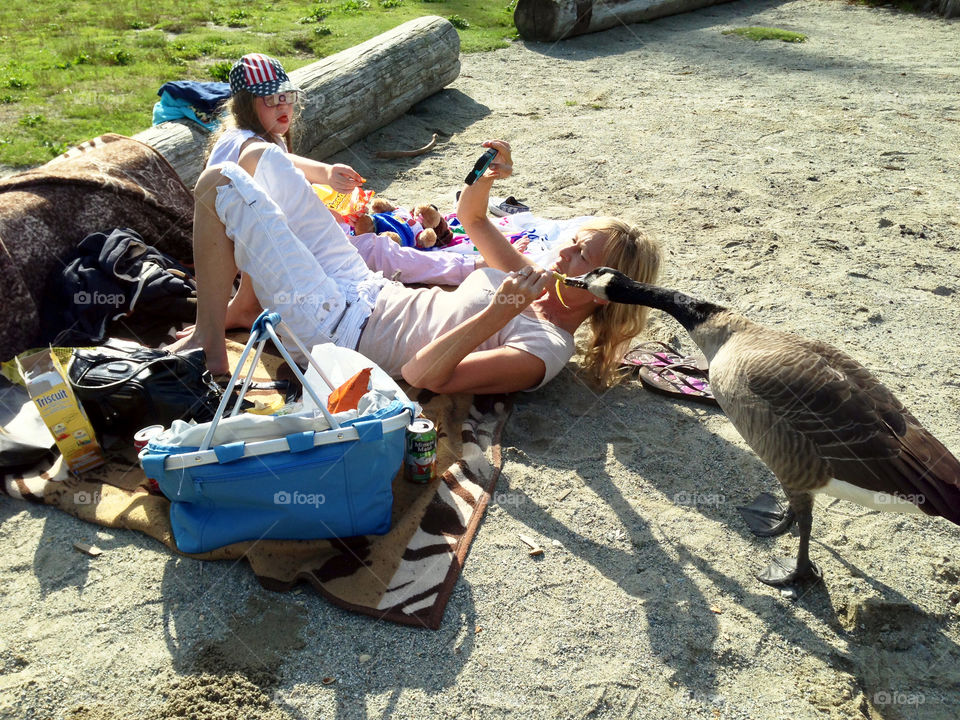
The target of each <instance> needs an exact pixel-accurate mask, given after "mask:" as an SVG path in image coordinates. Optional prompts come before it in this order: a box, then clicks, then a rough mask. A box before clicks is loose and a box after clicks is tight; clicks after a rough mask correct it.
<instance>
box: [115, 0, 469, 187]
mask: <svg viewBox="0 0 960 720" xmlns="http://www.w3.org/2000/svg"><path fill="white" fill-rule="evenodd" d="M459 74H460V36H459V35H457V31H456V29H455V28H454V27H453V25H451V24H450V22H449V21H447V20H445V19H444V18H441V17H436V16H427V17H421V18H417V19H415V20H410V21H409V22H405V23H403V24H402V25H398V26H397V27H395V28H394V29H393V30H389V31H387V32H385V33H383V34H381V35H377V36H376V37H374V38H371V39H370V40H367V41H366V42H364V43H361V44H360V45H355V46H354V47H351V48H347V49H346V50H343V51H341V52H338V53H336V54H335V55H331V56H330V57H327V58H323V59H322V60H318V61H317V62H314V63H311V64H310V65H307V66H305V67H302V68H298V69H297V70H294V71H292V72H291V73H290V78H291V79H292V80H293V82H295V83H296V84H297V85H298V86H299V87H301V88H302V89H303V90H304V100H303V108H302V111H301V115H300V118H299V120H298V121H297V132H296V136H295V138H294V148H293V150H294V152H296V153H299V154H301V155H307V156H309V157H312V158H316V159H323V158H324V157H328V156H329V155H332V154H334V153H336V152H338V151H340V150H342V149H344V148H345V147H347V146H349V145H350V144H351V143H353V142H356V141H357V140H359V139H360V138H362V137H364V136H366V135H368V134H369V133H371V132H373V131H374V130H376V129H377V128H380V127H383V126H384V125H386V124H387V123H389V122H391V121H392V120H394V119H396V118H398V117H400V116H401V115H403V114H404V113H405V112H406V111H407V110H409V109H410V107H411V106H413V105H414V104H415V103H418V102H420V101H421V100H423V99H424V98H426V97H429V96H430V95H433V94H434V93H436V92H438V91H440V90H442V89H443V88H444V87H445V86H447V85H448V84H449V83H451V82H453V80H455V79H456V77H457V75H459ZM208 137H209V135H208V133H207V132H206V131H205V130H204V129H203V128H201V127H200V126H198V125H197V124H196V123H192V122H189V121H174V122H165V123H160V124H159V125H154V126H153V127H151V128H149V129H148V130H144V131H143V132H141V133H137V134H136V135H134V138H135V139H137V140H140V141H142V142H145V143H146V144H147V145H150V146H151V147H153V148H155V149H156V150H157V151H159V152H160V154H161V155H163V156H164V157H165V158H166V159H167V160H168V161H169V162H170V164H171V165H173V167H174V169H175V170H176V171H177V173H178V174H179V175H180V178H181V179H182V180H183V182H184V183H185V184H186V185H187V186H188V187H193V185H194V183H196V181H197V177H199V175H200V172H201V171H202V170H203V155H204V150H205V146H206V142H207V138H208Z"/></svg>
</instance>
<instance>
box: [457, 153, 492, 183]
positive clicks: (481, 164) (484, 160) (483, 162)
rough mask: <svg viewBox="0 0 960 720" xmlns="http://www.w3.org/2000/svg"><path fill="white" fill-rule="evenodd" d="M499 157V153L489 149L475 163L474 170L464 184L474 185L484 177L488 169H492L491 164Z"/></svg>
mask: <svg viewBox="0 0 960 720" xmlns="http://www.w3.org/2000/svg"><path fill="white" fill-rule="evenodd" d="M496 156H497V151H496V150H494V149H493V148H490V149H488V150H487V151H486V152H485V153H484V154H483V155H481V156H480V158H479V159H478V160H477V162H476V163H474V166H473V170H471V171H470V173H469V174H468V175H467V178H466V180H464V182H465V183H466V184H467V185H473V183H475V182H476V181H477V178H479V177H480V176H481V175H483V174H484V173H485V172H486V171H487V168H488V167H490V163H492V162H493V159H494V158H495V157H496Z"/></svg>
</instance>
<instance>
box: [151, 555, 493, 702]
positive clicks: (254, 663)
mask: <svg viewBox="0 0 960 720" xmlns="http://www.w3.org/2000/svg"><path fill="white" fill-rule="evenodd" d="M235 565H236V563H229V562H216V563H209V562H201V561H197V560H193V559H190V558H171V559H170V560H169V561H168V563H167V566H166V568H165V571H164V577H163V582H162V591H161V592H162V597H163V599H164V605H163V632H164V636H165V638H166V643H167V647H168V649H169V652H170V656H171V658H172V662H173V666H174V669H175V670H176V671H177V672H178V673H180V678H178V680H177V681H176V682H175V683H174V685H173V686H172V688H171V690H175V694H176V695H177V696H178V697H179V698H180V700H179V701H178V702H181V703H182V702H185V701H189V700H191V699H192V700H194V701H198V700H199V699H200V698H202V697H204V696H209V695H215V694H220V695H223V696H224V697H225V700H224V702H226V703H227V704H226V705H225V708H228V709H229V711H230V712H231V713H239V715H238V716H244V715H243V713H244V712H245V711H246V712H251V713H253V711H254V710H256V706H257V703H262V702H263V699H264V698H266V699H268V701H269V705H270V707H276V708H279V709H282V710H283V711H284V712H286V713H287V714H288V715H289V716H290V717H292V718H307V717H313V715H312V714H311V713H309V712H307V713H304V712H303V711H302V710H300V709H298V708H300V707H303V706H310V704H311V703H310V700H311V698H312V696H314V695H315V690H316V688H318V687H329V688H330V689H331V690H332V691H333V692H334V693H335V697H336V699H335V704H336V713H335V714H334V715H333V716H331V717H335V718H353V717H366V714H365V712H364V709H363V702H364V700H363V698H373V697H382V696H383V695H384V693H388V692H389V694H390V695H389V699H388V700H387V708H386V710H385V711H383V712H382V713H381V714H379V715H378V716H379V717H384V718H389V717H392V716H393V714H394V712H395V711H396V705H397V701H398V700H399V697H400V694H401V693H402V691H403V689H404V688H420V689H423V690H425V691H428V692H439V691H441V690H442V689H444V688H446V687H450V686H452V685H453V683H454V682H455V680H456V677H457V675H458V674H459V673H460V672H461V671H462V669H463V666H464V664H465V663H466V662H467V659H468V658H469V657H470V655H471V654H472V652H473V649H474V643H475V640H474V638H475V633H476V611H475V608H474V604H473V597H472V591H471V588H470V586H469V584H468V583H466V582H465V581H464V580H463V579H462V578H461V581H460V583H459V584H458V587H457V590H456V591H455V593H454V596H452V597H451V603H450V605H451V607H449V608H448V610H447V613H446V621H445V622H444V624H443V626H442V627H441V628H440V629H439V630H437V631H431V632H424V628H421V627H415V626H405V625H398V624H395V623H391V622H387V621H378V620H377V619H376V618H371V617H368V616H361V615H358V614H356V613H353V612H350V611H347V610H344V609H342V608H339V607H337V606H335V605H333V604H331V603H330V602H328V601H327V600H326V599H324V598H322V597H320V596H318V595H317V594H315V593H313V592H312V591H310V590H309V589H306V591H305V592H302V593H301V591H300V590H293V591H291V592H286V593H274V592H270V591H268V590H265V589H263V588H260V587H259V586H257V585H256V583H255V582H254V581H253V579H252V575H251V573H250V572H249V569H248V568H246V566H245V565H246V564H245V563H240V568H239V569H237V568H235ZM305 587H308V586H305ZM453 606H455V609H454V607H453ZM457 613H458V614H457ZM437 654H442V656H443V660H442V662H440V661H438V660H437V659H436V657H435V656H436V655H437ZM422 658H427V659H423V660H422V661H420V660H421V659H422ZM358 699H359V700H360V702H359V703H358ZM358 704H359V705H360V706H359V707H358ZM254 714H255V713H254Z"/></svg>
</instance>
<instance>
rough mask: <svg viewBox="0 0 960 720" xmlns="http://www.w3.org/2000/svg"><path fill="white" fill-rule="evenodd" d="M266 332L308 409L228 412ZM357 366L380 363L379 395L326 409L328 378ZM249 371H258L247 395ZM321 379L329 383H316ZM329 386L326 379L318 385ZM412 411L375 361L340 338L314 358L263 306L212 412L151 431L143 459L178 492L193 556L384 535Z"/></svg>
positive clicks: (185, 544) (187, 548)
mask: <svg viewBox="0 0 960 720" xmlns="http://www.w3.org/2000/svg"><path fill="white" fill-rule="evenodd" d="M275 326H276V327H277V328H279V329H281V330H282V331H283V332H284V334H285V335H286V336H287V337H289V338H290V339H291V340H292V341H293V342H294V343H296V345H297V347H298V348H299V350H300V351H301V353H302V354H303V355H304V356H306V357H307V358H308V359H309V362H310V365H311V367H312V371H311V372H310V373H309V374H308V377H304V375H303V373H301V372H300V370H299V368H298V367H297V365H296V363H295V362H294V361H293V359H292V358H291V357H290V354H289V353H288V352H287V350H286V349H285V348H284V346H283V343H281V341H280V339H279V338H278V336H277V334H276V331H275V329H274V328H275ZM268 339H269V340H272V341H273V343H274V344H275V345H276V347H277V349H278V350H279V351H280V354H281V355H282V356H283V358H284V360H286V362H287V363H288V364H289V365H290V367H291V369H292V370H293V372H294V373H295V374H296V375H297V376H298V378H299V379H300V381H301V382H302V383H303V387H304V401H305V402H304V406H305V407H307V406H309V407H308V409H305V410H303V411H300V412H296V413H293V414H289V415H281V416H262V415H252V414H248V413H241V414H238V409H239V408H238V405H239V403H237V404H235V406H234V408H233V410H232V412H231V414H230V417H228V418H224V417H223V414H224V411H225V409H226V405H227V402H228V399H229V398H230V396H231V394H232V391H233V388H234V387H235V385H236V384H237V381H238V378H239V375H240V369H241V368H242V367H243V366H244V363H245V361H246V359H247V357H248V355H249V354H250V351H251V349H252V348H253V346H254V345H255V344H256V343H257V342H259V346H258V348H257V350H256V353H255V355H254V357H253V362H252V364H251V365H250V367H251V368H254V367H256V366H257V362H258V360H259V359H260V355H261V354H262V352H263V349H264V346H265V345H266V341H267V340H268ZM316 357H321V358H322V359H323V364H324V365H325V366H327V367H326V369H325V368H324V367H321V364H320V363H318V362H317V359H316ZM328 358H329V359H330V362H329V363H328V362H327V361H328ZM354 367H357V368H358V369H359V368H362V367H373V373H372V376H371V383H372V385H373V390H374V391H375V392H368V393H367V395H365V396H364V398H363V399H362V400H361V405H360V414H359V415H358V413H357V411H348V412H345V413H337V414H336V415H332V414H331V413H330V412H329V411H328V410H327V406H326V397H327V396H329V394H330V393H331V392H332V391H333V390H334V389H335V388H336V384H334V381H333V380H331V376H332V377H333V378H334V379H337V373H339V375H341V376H342V375H344V374H345V373H347V372H350V371H351V370H352V369H353V368H354ZM331 369H332V372H331ZM252 377H253V372H252V371H251V372H249V373H248V374H247V377H246V379H245V381H244V383H243V386H242V388H241V390H240V393H239V397H240V398H242V397H243V396H244V394H245V393H246V391H247V389H248V387H249V385H250V381H251V379H252ZM317 377H319V378H320V379H322V381H323V383H318V382H316V379H317ZM347 377H349V375H347ZM343 379H345V378H343ZM341 381H342V380H341ZM321 384H323V385H326V388H322V387H315V386H319V385H321ZM310 401H312V402H310ZM416 414H417V410H416V407H415V405H414V404H413V403H411V402H410V401H409V400H408V399H407V397H406V395H404V393H403V391H402V390H401V389H400V388H399V386H397V384H396V383H395V382H394V381H393V380H392V379H391V378H389V377H388V376H387V375H386V373H384V372H383V370H381V369H380V368H379V367H377V366H376V365H375V363H373V362H372V361H371V360H368V359H366V358H364V357H363V356H362V355H360V354H359V353H357V352H354V351H352V350H347V349H346V348H338V347H336V346H334V345H323V346H317V348H315V349H314V356H311V355H310V353H309V352H308V351H307V350H306V348H304V347H303V345H302V344H301V343H300V340H299V339H298V338H297V337H296V336H295V335H293V333H291V332H290V329H289V327H287V326H285V325H283V323H282V322H281V320H280V317H279V315H277V314H276V313H271V312H267V311H265V312H264V313H263V314H261V316H260V317H259V318H257V320H256V322H255V323H254V324H253V328H252V332H251V336H250V340H249V342H248V343H247V345H246V347H245V348H244V350H243V353H242V354H241V356H240V360H239V362H238V363H237V370H236V371H235V372H234V374H233V376H232V377H231V378H230V382H229V384H228V385H227V390H226V392H225V393H224V396H223V400H221V402H220V405H219V407H218V408H217V411H216V414H215V415H214V418H213V420H211V421H210V422H208V423H203V424H200V425H191V424H188V423H185V422H183V421H176V422H174V424H173V426H172V427H171V428H170V429H168V430H165V431H164V432H163V433H161V434H160V435H158V436H155V437H154V438H151V440H150V442H149V443H148V444H147V446H146V447H145V448H144V449H143V450H142V451H141V452H140V461H141V464H142V465H143V469H144V471H145V473H146V475H147V477H148V478H152V479H154V480H156V481H157V484H158V485H159V486H160V490H161V491H162V492H163V494H164V495H166V496H167V498H169V499H170V524H171V526H172V529H173V536H174V539H175V540H176V543H177V548H178V549H179V550H181V551H182V552H185V553H201V552H206V551H208V550H212V549H214V548H218V547H222V546H224V545H228V544H230V543H234V542H239V541H243V540H259V539H263V538H269V539H278V540H280V539H282V540H307V539H318V538H334V537H352V536H354V535H369V534H373V535H380V534H384V533H386V532H387V531H388V530H389V529H390V517H391V510H392V507H393V490H392V483H393V479H394V476H395V475H396V474H397V471H398V470H399V469H400V467H401V465H402V463H403V453H404V439H405V430H406V427H407V425H409V424H410V422H411V421H412V419H413V418H414V417H415V416H416Z"/></svg>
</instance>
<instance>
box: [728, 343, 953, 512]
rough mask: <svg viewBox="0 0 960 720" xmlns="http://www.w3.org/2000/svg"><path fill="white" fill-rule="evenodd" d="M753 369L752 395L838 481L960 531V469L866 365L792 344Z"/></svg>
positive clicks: (817, 346)
mask: <svg viewBox="0 0 960 720" xmlns="http://www.w3.org/2000/svg"><path fill="white" fill-rule="evenodd" d="M752 365H756V367H755V368H751V370H750V372H749V375H748V378H747V385H748V387H749V389H750V391H751V392H753V393H754V394H755V395H756V396H757V397H758V398H759V399H761V400H762V401H764V402H765V403H767V405H768V407H769V409H770V411H771V412H773V413H774V414H775V415H776V416H777V417H778V418H779V419H780V420H781V421H782V422H785V423H787V424H788V426H789V427H790V428H792V430H793V431H794V432H796V433H799V434H800V435H802V436H803V437H804V438H805V439H806V440H807V441H808V442H809V443H810V444H811V445H812V446H813V447H814V448H816V452H817V454H818V455H819V457H820V458H821V459H822V460H823V461H825V462H826V463H827V464H828V465H829V467H830V470H831V472H832V475H833V477H835V478H836V479H838V480H844V481H846V482H849V483H851V484H853V485H857V486H858V487H862V488H865V489H867V490H871V491H874V492H884V493H890V494H896V495H900V496H908V497H910V499H912V500H914V501H915V502H916V504H917V505H918V506H919V507H920V508H921V509H922V510H923V511H924V512H926V513H928V514H931V515H942V516H944V517H946V518H947V519H949V520H951V521H952V522H955V523H957V524H960V463H958V462H957V459H956V458H954V457H953V455H951V454H950V452H949V451H948V450H947V449H946V448H945V447H944V446H943V445H942V444H941V443H940V442H939V441H938V440H937V439H936V438H935V437H933V435H931V434H930V433H929V432H927V430H925V429H924V428H923V426H922V425H920V423H919V422H918V421H917V420H916V418H914V417H913V415H911V414H910V413H909V412H908V411H907V410H906V409H905V408H904V407H903V405H902V404H901V403H900V401H899V400H897V398H896V397H895V396H894V395H893V393H892V392H890V390H888V389H887V388H886V387H885V386H884V385H883V384H881V383H880V382H879V381H878V380H877V379H876V378H875V377H874V376H873V375H872V374H871V373H870V371H869V370H867V369H866V368H865V367H863V366H862V365H861V364H860V363H858V362H857V361H856V360H854V359H853V358H851V357H850V356H849V355H846V354H845V353H842V352H841V351H839V350H837V349H836V348H834V347H832V346H830V345H827V344H826V343H821V342H816V341H810V340H804V339H802V338H795V337H792V336H791V337H790V340H789V341H786V342H784V343H783V344H781V345H780V347H778V348H777V351H776V352H775V353H771V354H769V355H767V356H766V359H765V362H763V363H753V364H752Z"/></svg>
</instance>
